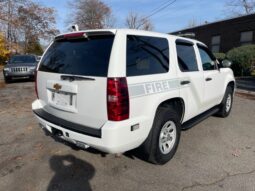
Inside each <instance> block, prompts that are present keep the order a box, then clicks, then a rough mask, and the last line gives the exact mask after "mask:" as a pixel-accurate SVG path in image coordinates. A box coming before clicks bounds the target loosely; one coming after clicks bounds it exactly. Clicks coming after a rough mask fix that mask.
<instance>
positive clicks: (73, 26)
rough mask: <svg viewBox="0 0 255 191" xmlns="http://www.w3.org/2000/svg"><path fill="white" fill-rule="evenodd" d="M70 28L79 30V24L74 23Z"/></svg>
mask: <svg viewBox="0 0 255 191" xmlns="http://www.w3.org/2000/svg"><path fill="white" fill-rule="evenodd" d="M72 30H73V32H77V31H79V26H78V25H77V24H76V25H72Z"/></svg>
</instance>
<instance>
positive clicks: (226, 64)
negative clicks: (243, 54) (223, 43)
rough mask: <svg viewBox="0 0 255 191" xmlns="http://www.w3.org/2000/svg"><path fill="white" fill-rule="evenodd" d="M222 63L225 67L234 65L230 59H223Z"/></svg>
mask: <svg viewBox="0 0 255 191" xmlns="http://www.w3.org/2000/svg"><path fill="white" fill-rule="evenodd" d="M221 65H222V67H223V68H230V67H231V66H232V62H231V61H229V60H222V61H221Z"/></svg>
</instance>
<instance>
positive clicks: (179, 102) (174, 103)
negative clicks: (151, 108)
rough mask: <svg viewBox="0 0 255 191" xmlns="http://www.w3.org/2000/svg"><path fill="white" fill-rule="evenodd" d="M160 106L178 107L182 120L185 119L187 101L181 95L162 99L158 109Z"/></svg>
mask: <svg viewBox="0 0 255 191" xmlns="http://www.w3.org/2000/svg"><path fill="white" fill-rule="evenodd" d="M160 107H173V108H176V109H177V112H178V114H179V116H180V122H182V121H183V118H184V114H185V102H184V100H183V99H182V98H181V97H175V98H171V99H167V100H164V101H162V102H161V103H160V104H159V105H158V107H157V110H156V111H158V109H159V108H160Z"/></svg>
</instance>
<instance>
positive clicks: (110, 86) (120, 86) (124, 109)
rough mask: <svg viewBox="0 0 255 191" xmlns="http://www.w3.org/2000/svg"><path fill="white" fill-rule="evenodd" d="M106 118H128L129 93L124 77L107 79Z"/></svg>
mask: <svg viewBox="0 0 255 191" xmlns="http://www.w3.org/2000/svg"><path fill="white" fill-rule="evenodd" d="M107 113H108V120H110V121H122V120H125V119H128V118H129V95H128V86H127V80H126V78H108V79H107Z"/></svg>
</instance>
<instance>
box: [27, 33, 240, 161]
mask: <svg viewBox="0 0 255 191" xmlns="http://www.w3.org/2000/svg"><path fill="white" fill-rule="evenodd" d="M230 64H231V63H230V62H229V61H226V60H225V61H224V62H222V63H221V64H219V62H218V61H217V60H216V59H215V57H214V56H213V54H212V53H211V52H210V50H209V49H208V48H207V47H206V45H205V44H203V43H202V42H199V41H196V40H191V39H186V38H182V37H177V36H172V35H168V34H161V33H154V32H145V31H138V30H124V29H118V30H88V31H80V32H74V33H68V34H63V35H59V36H57V37H55V40H54V42H53V43H52V44H51V45H50V46H49V48H48V49H47V51H46V53H45V54H44V56H43V58H42V60H41V61H40V63H39V67H38V71H37V80H36V83H35V86H36V88H35V89H36V92H37V100H35V101H34V102H33V104H32V109H33V112H34V114H35V116H36V117H37V119H38V121H39V123H40V126H41V127H42V128H43V129H44V130H46V131H48V132H50V133H51V134H52V135H54V136H58V137H60V138H62V139H64V140H66V141H69V142H72V143H74V144H76V145H78V146H80V147H83V148H87V147H89V146H90V147H93V148H96V149H98V150H101V151H104V152H108V153H123V152H125V151H128V150H132V149H134V148H137V147H140V148H142V150H143V151H144V154H145V156H146V157H147V159H148V160H149V161H150V162H152V163H155V164H164V163H166V162H167V161H169V160H170V159H171V158H172V157H173V156H174V154H175V152H176V150H177V146H178V144H179V140H180V135H181V130H183V129H188V128H190V127H192V126H194V125H195V124H197V123H198V122H200V121H201V120H203V119H205V118H206V117H208V116H210V115H213V114H216V115H218V116H220V117H227V116H228V115H229V113H230V111H231V107H232V103H233V92H234V89H235V79H234V76H233V72H232V70H231V69H229V68H223V66H224V67H229V66H230ZM221 66H222V67H221ZM195 138H196V137H194V139H195Z"/></svg>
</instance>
